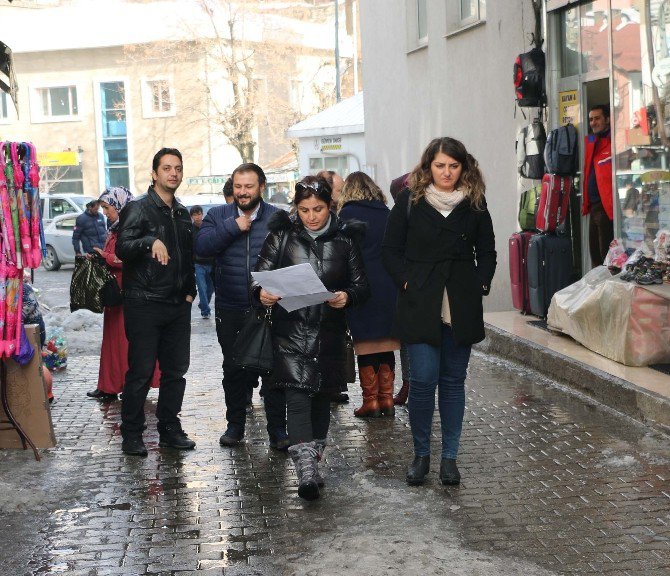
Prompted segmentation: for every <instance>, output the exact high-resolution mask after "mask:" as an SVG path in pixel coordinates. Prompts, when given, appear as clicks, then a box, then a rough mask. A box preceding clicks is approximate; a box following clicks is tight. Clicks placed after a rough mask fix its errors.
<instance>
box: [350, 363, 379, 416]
mask: <svg viewBox="0 0 670 576" xmlns="http://www.w3.org/2000/svg"><path fill="white" fill-rule="evenodd" d="M358 377H359V378H360V381H361V388H362V389H363V406H361V407H360V408H358V409H357V410H354V416H358V417H359V418H377V417H378V416H380V414H381V413H380V411H379V402H378V401H377V393H378V390H379V379H378V375H377V374H376V373H375V369H374V368H373V367H372V366H365V367H364V368H361V369H360V370H359V371H358Z"/></svg>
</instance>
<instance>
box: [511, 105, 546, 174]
mask: <svg viewBox="0 0 670 576" xmlns="http://www.w3.org/2000/svg"><path fill="white" fill-rule="evenodd" d="M546 143H547V134H546V132H545V131H544V124H542V122H541V121H540V119H539V118H538V119H535V120H533V123H532V124H529V125H528V126H524V127H523V128H521V130H519V132H518V133H517V136H516V160H517V169H518V171H519V174H521V176H523V177H524V178H531V179H533V180H540V179H541V178H542V176H544V149H545V146H546Z"/></svg>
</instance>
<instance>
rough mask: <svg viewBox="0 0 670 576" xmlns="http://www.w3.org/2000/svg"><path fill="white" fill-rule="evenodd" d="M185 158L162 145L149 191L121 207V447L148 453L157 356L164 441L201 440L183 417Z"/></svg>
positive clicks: (189, 445) (189, 283) (189, 266)
mask: <svg viewBox="0 0 670 576" xmlns="http://www.w3.org/2000/svg"><path fill="white" fill-rule="evenodd" d="M182 171H183V166H182V157H181V153H180V152H179V150H177V149H175V148H162V149H161V150H159V151H158V152H157V153H156V155H155V156H154V159H153V170H152V172H151V176H152V180H153V183H152V185H151V186H149V190H148V191H147V194H146V195H144V196H141V197H139V198H137V199H135V200H134V201H132V202H130V203H129V204H128V205H127V206H126V207H125V208H124V209H123V210H122V211H121V214H120V219H119V236H118V240H117V242H116V255H117V256H118V257H119V259H120V260H121V261H122V262H123V296H124V304H123V305H124V310H123V311H124V317H125V329H126V337H127V338H128V372H127V373H126V382H125V386H124V389H123V405H122V408H121V420H122V423H121V434H122V435H123V445H122V449H123V451H124V452H125V453H126V454H130V455H134V456H146V455H147V449H146V447H145V445H144V442H143V441H142V430H143V428H144V402H145V400H146V397H147V393H148V392H149V385H150V381H151V377H152V374H153V371H154V368H155V365H156V359H158V363H159V366H160V370H161V380H160V389H159V394H158V407H157V409H156V417H157V418H158V432H159V434H160V442H159V446H161V447H168V448H178V449H181V450H191V449H193V448H195V442H193V440H190V439H189V438H188V436H187V435H186V434H185V433H184V431H183V430H182V427H181V423H180V421H179V412H180V411H181V405H182V400H183V398H184V389H185V387H186V380H185V379H184V374H186V371H187V370H188V366H189V360H190V340H191V304H192V302H193V298H194V297H195V294H196V290H195V275H194V268H193V224H192V223H191V218H190V216H189V213H188V210H187V209H186V208H185V207H184V206H182V205H181V204H180V203H179V202H178V201H177V200H176V199H175V197H174V195H175V192H176V190H177V188H179V185H180V184H181V180H182Z"/></svg>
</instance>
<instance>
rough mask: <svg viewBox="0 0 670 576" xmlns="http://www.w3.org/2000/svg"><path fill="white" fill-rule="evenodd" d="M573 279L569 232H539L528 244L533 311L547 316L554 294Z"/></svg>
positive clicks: (529, 293)
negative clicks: (561, 233)
mask: <svg viewBox="0 0 670 576" xmlns="http://www.w3.org/2000/svg"><path fill="white" fill-rule="evenodd" d="M571 283H572V242H571V241H570V238H568V237H567V236H555V235H553V234H536V235H535V236H533V237H532V238H531V239H530V243H529V245H528V297H529V299H530V311H531V314H535V315H536V316H540V317H541V318H545V317H546V316H547V312H548V311H549V304H550V303H551V298H552V296H553V295H554V294H555V293H556V292H558V291H559V290H562V289H563V288H565V287H566V286H569V285H570V284H571Z"/></svg>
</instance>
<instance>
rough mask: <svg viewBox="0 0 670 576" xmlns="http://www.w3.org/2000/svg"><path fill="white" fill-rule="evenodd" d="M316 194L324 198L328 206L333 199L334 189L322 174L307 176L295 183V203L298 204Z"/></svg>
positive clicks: (320, 198)
mask: <svg viewBox="0 0 670 576" xmlns="http://www.w3.org/2000/svg"><path fill="white" fill-rule="evenodd" d="M310 196H314V197H316V198H317V199H319V200H322V201H323V202H325V203H326V204H328V206H330V203H331V201H332V199H333V191H332V189H331V187H330V184H328V181H327V180H326V179H325V178H323V177H322V176H305V177H304V178H303V179H302V180H300V182H297V183H296V185H295V196H293V205H294V206H297V205H298V204H300V202H302V201H303V200H307V198H309V197H310Z"/></svg>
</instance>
